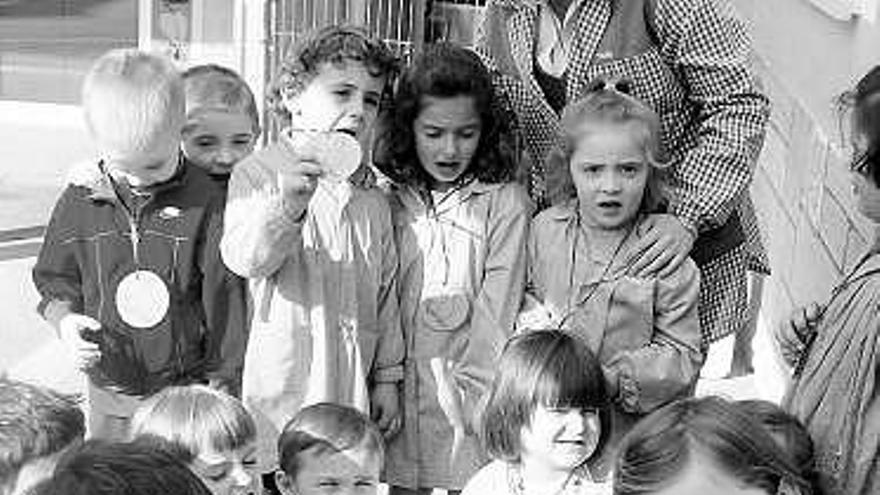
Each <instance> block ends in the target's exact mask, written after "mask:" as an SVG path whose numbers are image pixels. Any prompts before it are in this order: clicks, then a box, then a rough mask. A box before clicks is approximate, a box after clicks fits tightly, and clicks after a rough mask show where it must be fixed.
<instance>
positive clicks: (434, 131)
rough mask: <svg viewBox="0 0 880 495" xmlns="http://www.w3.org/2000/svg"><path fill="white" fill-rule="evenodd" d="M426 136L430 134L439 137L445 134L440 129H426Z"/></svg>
mask: <svg viewBox="0 0 880 495" xmlns="http://www.w3.org/2000/svg"><path fill="white" fill-rule="evenodd" d="M424 133H425V136H428V137H429V138H431V139H437V138H439V137H440V136H442V135H443V131H441V130H440V129H425V131H424Z"/></svg>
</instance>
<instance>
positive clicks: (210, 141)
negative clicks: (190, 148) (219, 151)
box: [195, 136, 217, 148]
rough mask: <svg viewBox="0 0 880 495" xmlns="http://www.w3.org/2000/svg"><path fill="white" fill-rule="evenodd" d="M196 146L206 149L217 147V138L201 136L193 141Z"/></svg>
mask: <svg viewBox="0 0 880 495" xmlns="http://www.w3.org/2000/svg"><path fill="white" fill-rule="evenodd" d="M195 143H196V146H199V147H200V148H207V147H209V146H216V145H217V138H215V137H214V136H202V137H198V138H196V139H195Z"/></svg>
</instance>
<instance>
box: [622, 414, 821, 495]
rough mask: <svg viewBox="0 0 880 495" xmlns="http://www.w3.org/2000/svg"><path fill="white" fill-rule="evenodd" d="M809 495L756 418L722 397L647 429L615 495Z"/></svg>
mask: <svg viewBox="0 0 880 495" xmlns="http://www.w3.org/2000/svg"><path fill="white" fill-rule="evenodd" d="M709 493H711V494H713V495H734V494H742V495H747V494H748V495H777V494H778V495H810V491H809V486H808V484H807V483H806V481H805V480H804V479H803V478H802V477H801V475H800V473H799V472H798V470H797V468H796V467H795V466H794V465H792V464H791V462H790V461H789V458H788V456H786V455H785V454H784V453H783V452H782V451H781V450H780V449H779V447H777V446H776V444H775V443H774V442H773V439H772V438H771V437H770V435H769V434H767V432H766V431H764V429H763V428H761V426H760V425H759V424H757V423H756V422H755V421H754V420H753V419H752V418H751V417H749V415H747V414H746V413H745V412H744V411H742V410H740V409H739V408H738V407H736V405H734V404H733V403H731V402H728V401H726V400H724V399H721V398H719V397H703V398H699V399H683V400H680V401H677V402H674V403H672V404H669V405H667V406H664V407H662V408H660V409H658V410H657V411H655V412H654V413H653V414H651V415H650V416H648V417H647V418H645V419H643V420H642V421H640V422H639V423H638V424H637V425H636V426H635V427H634V428H633V429H632V430H631V431H630V432H629V433H628V434H627V435H626V437H625V438H624V440H623V442H622V444H621V447H620V451H619V452H618V453H617V456H616V461H615V465H614V494H615V495H649V494H650V495H690V494H694V495H698V494H709Z"/></svg>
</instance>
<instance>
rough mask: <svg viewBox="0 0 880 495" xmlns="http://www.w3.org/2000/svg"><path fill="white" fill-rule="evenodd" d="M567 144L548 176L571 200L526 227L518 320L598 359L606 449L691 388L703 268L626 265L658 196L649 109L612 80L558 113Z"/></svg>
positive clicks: (654, 126)
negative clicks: (578, 344) (644, 273)
mask: <svg viewBox="0 0 880 495" xmlns="http://www.w3.org/2000/svg"><path fill="white" fill-rule="evenodd" d="M562 124H563V130H564V132H565V135H564V141H563V142H564V144H563V146H562V147H561V149H558V150H557V151H556V152H555V153H554V154H553V155H552V156H551V157H550V158H549V160H550V161H558V160H562V161H564V163H565V165H564V166H563V165H562V164H557V165H554V166H552V167H550V168H549V169H548V170H564V171H566V175H565V179H566V180H567V182H568V184H569V187H570V189H574V191H575V192H576V195H575V197H574V198H572V199H571V200H569V201H568V202H567V203H564V204H561V205H557V206H554V207H552V208H549V209H547V210H545V211H543V212H541V213H540V214H539V215H537V216H536V217H535V218H534V220H533V221H532V228H531V232H530V236H529V289H528V293H529V296H528V298H527V300H526V308H525V309H526V312H525V314H524V315H522V317H521V318H522V319H523V320H524V321H525V320H529V319H534V318H537V319H538V320H540V321H542V323H541V324H543V325H551V326H560V327H562V328H566V329H571V331H572V332H573V333H574V334H576V335H577V336H578V337H579V338H581V339H583V341H584V342H586V343H587V345H588V346H589V347H590V350H592V351H593V352H594V353H595V354H596V355H597V356H598V357H599V359H600V360H601V362H602V367H603V371H604V372H605V378H606V386H607V390H608V393H609V395H610V396H611V397H612V398H613V400H614V402H615V404H616V406H617V407H615V408H614V414H613V421H612V433H611V437H612V438H611V445H614V444H616V443H617V440H619V438H620V436H622V434H623V433H625V431H626V430H627V429H629V427H631V426H632V424H634V423H635V421H637V420H638V418H639V417H641V416H642V415H644V414H645V413H648V412H650V411H652V410H654V409H656V408H657V407H659V406H661V405H662V404H665V403H666V402H669V401H671V400H673V399H675V398H677V397H681V396H686V395H689V394H691V393H692V390H693V385H694V382H695V380H696V377H697V375H698V372H699V368H700V364H701V362H702V355H701V352H700V339H701V338H700V329H699V322H698V317H697V301H698V294H699V271H698V269H697V267H696V265H695V264H694V263H693V261H691V260H687V261H685V262H684V263H683V264H682V265H681V267H680V268H678V269H677V270H676V271H674V272H673V273H672V274H670V275H669V276H665V277H650V278H642V277H636V276H633V275H631V274H630V273H629V272H628V269H629V268H630V267H629V266H628V265H627V261H626V260H628V259H630V258H631V256H630V254H632V250H633V249H634V246H635V245H636V243H637V242H638V240H639V238H640V237H641V236H642V235H643V234H644V232H643V226H644V221H645V215H644V213H647V212H649V211H651V210H652V209H653V208H654V207H655V206H656V202H657V200H658V199H659V191H658V189H659V181H658V178H657V177H656V175H657V170H656V168H657V167H658V166H659V164H658V162H657V150H658V146H659V141H658V139H659V136H658V126H659V124H658V120H657V116H656V114H654V112H652V111H651V110H650V109H648V108H647V107H646V106H645V105H644V104H642V103H641V102H639V101H638V100H636V99H635V98H633V97H631V96H629V95H627V94H624V93H622V92H620V91H619V90H618V89H617V87H615V86H613V85H612V84H611V83H600V84H598V85H596V86H595V87H594V88H593V89H592V90H591V91H590V92H588V93H587V95H586V96H585V97H584V98H583V99H581V100H580V101H578V102H575V103H574V104H572V105H570V106H569V107H567V108H566V109H565V111H564V113H563V118H562Z"/></svg>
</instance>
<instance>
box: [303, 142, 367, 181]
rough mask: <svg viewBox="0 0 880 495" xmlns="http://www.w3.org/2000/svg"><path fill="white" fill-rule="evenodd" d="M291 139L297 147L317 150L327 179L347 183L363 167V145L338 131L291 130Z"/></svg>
mask: <svg viewBox="0 0 880 495" xmlns="http://www.w3.org/2000/svg"><path fill="white" fill-rule="evenodd" d="M290 139H291V142H292V143H293V145H294V146H296V147H301V148H303V149H309V150H316V153H317V155H318V161H319V162H320V163H321V168H323V169H324V174H325V177H326V178H328V179H330V180H334V181H339V182H342V181H345V180H347V179H348V178H349V177H351V174H353V173H354V172H355V171H356V170H357V169H358V167H360V165H361V158H362V154H363V150H362V149H361V145H360V143H358V141H357V139H355V138H354V137H352V136H349V135H348V134H345V133H342V132H338V131H330V132H323V131H301V130H291V132H290Z"/></svg>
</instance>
